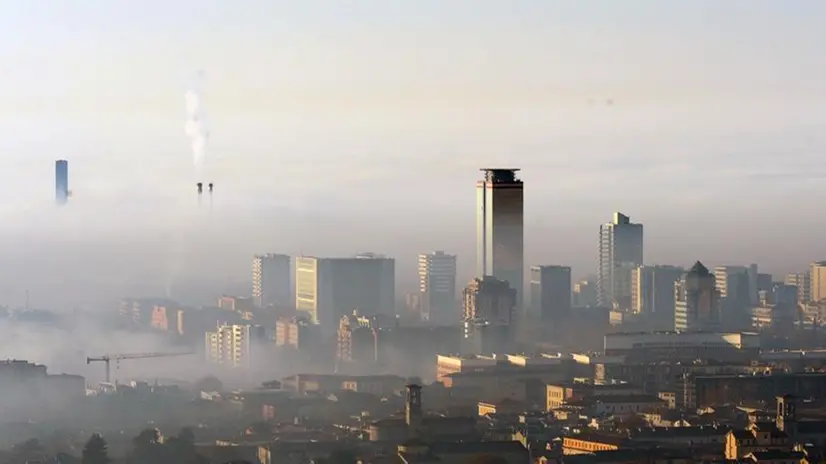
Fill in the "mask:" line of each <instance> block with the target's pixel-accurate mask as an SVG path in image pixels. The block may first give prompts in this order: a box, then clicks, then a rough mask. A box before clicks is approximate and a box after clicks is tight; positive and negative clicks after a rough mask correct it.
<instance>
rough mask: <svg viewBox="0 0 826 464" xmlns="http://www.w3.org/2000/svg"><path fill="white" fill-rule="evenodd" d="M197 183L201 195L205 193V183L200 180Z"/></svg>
mask: <svg viewBox="0 0 826 464" xmlns="http://www.w3.org/2000/svg"><path fill="white" fill-rule="evenodd" d="M195 185H197V186H198V195H200V194H202V193H204V184H203V183H201V182H198V183H197V184H195Z"/></svg>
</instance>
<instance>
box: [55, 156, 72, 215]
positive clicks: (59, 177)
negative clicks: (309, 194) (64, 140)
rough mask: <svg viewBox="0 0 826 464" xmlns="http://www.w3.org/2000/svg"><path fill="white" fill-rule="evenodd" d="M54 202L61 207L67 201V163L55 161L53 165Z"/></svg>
mask: <svg viewBox="0 0 826 464" xmlns="http://www.w3.org/2000/svg"><path fill="white" fill-rule="evenodd" d="M54 174H55V201H57V203H58V204H60V205H62V204H64V203H66V201H67V200H68V199H69V162H68V161H66V160H57V161H55V164H54Z"/></svg>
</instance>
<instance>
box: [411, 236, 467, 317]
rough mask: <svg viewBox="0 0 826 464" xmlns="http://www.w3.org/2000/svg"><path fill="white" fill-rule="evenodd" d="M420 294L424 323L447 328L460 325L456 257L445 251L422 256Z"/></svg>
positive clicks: (420, 257)
mask: <svg viewBox="0 0 826 464" xmlns="http://www.w3.org/2000/svg"><path fill="white" fill-rule="evenodd" d="M419 292H420V293H421V295H422V308H421V309H422V317H423V318H424V319H426V320H429V321H430V322H432V323H435V324H444V325H447V324H453V323H456V322H458V321H459V320H460V319H461V318H460V314H461V313H460V311H459V305H458V304H457V301H456V255H451V254H447V253H445V252H444V251H434V252H433V253H427V254H421V255H419Z"/></svg>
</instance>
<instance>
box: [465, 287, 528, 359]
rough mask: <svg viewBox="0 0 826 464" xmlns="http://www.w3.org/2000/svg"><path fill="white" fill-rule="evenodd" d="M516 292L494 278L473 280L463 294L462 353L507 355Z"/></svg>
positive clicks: (511, 334)
mask: <svg viewBox="0 0 826 464" xmlns="http://www.w3.org/2000/svg"><path fill="white" fill-rule="evenodd" d="M516 298H517V297H516V289H514V288H512V287H511V286H510V284H509V283H508V282H506V281H504V280H499V279H497V278H496V277H493V276H485V277H483V278H481V279H479V278H477V279H473V280H471V281H470V284H468V286H467V287H466V288H465V289H464V291H463V292H462V307H463V309H464V311H463V312H464V322H463V326H464V333H463V343H462V346H463V351H464V352H466V353H504V352H507V351H508V350H509V349H510V348H511V344H512V341H513V329H514V328H513V324H514V322H515V321H514V320H515V312H516Z"/></svg>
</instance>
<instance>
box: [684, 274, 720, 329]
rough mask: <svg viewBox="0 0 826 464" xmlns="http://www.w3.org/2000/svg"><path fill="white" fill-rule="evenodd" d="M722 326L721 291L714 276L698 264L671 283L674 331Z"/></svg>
mask: <svg viewBox="0 0 826 464" xmlns="http://www.w3.org/2000/svg"><path fill="white" fill-rule="evenodd" d="M721 323H722V318H721V314H720V292H719V291H718V290H717V287H716V285H715V279H714V275H713V274H712V273H710V272H709V270H708V268H706V267H705V266H703V263H701V262H699V261H697V262H696V263H695V264H694V266H693V267H692V268H691V270H690V271H688V272H687V273H686V274H685V275H684V276H683V277H682V278H681V279H680V280H679V281H678V282H676V283H675V284H674V328H675V329H676V330H714V329H718V328H719V327H720V325H721Z"/></svg>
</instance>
